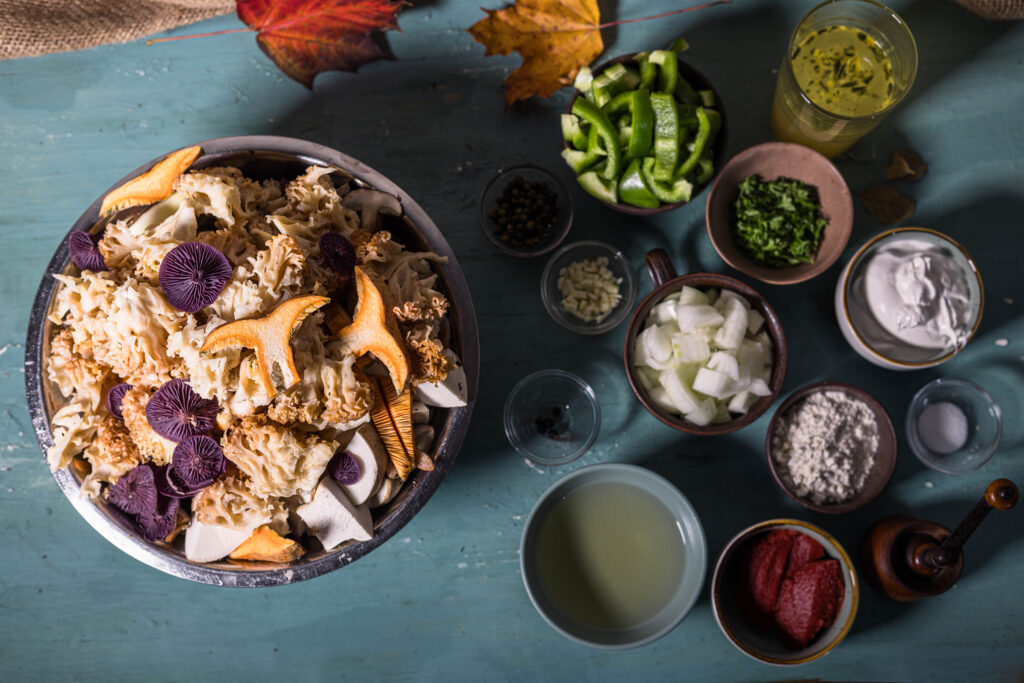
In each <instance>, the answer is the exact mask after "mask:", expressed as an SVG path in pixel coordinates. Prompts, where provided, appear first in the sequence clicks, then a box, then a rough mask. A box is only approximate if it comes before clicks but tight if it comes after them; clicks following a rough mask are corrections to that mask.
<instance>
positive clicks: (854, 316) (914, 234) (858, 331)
mask: <svg viewBox="0 0 1024 683" xmlns="http://www.w3.org/2000/svg"><path fill="white" fill-rule="evenodd" d="M903 239H912V240H919V241H922V242H926V243H928V244H929V245H931V246H933V247H937V248H939V249H943V250H945V251H946V252H947V253H948V254H949V255H950V257H951V258H952V259H953V260H954V261H955V262H956V263H957V264H958V265H959V266H960V269H961V270H962V271H963V272H964V274H965V275H966V276H967V292H968V296H969V297H970V300H971V312H970V316H969V317H968V320H967V327H969V328H970V329H969V331H968V332H967V335H966V338H965V339H964V340H963V344H961V345H960V346H955V347H946V348H944V349H924V348H921V347H918V346H911V345H909V344H907V343H906V342H904V341H903V340H901V339H898V338H897V337H895V336H893V335H891V334H889V333H888V332H886V331H885V330H884V329H883V328H882V326H881V325H880V324H879V323H878V320H877V319H876V318H875V316H874V314H873V313H872V312H871V309H870V307H869V306H868V304H867V303H866V301H865V296H864V283H865V276H866V275H865V271H866V270H867V265H868V264H869V263H870V261H871V258H872V256H873V255H874V254H875V253H876V252H877V251H878V250H880V249H883V248H885V247H886V245H888V244H890V243H891V242H894V241H899V240H903ZM833 303H834V305H835V310H836V320H837V321H838V322H839V330H840V331H841V332H842V333H843V337H844V338H845V339H846V342H847V343H848V344H849V345H850V348H852V349H853V350H854V351H856V352H857V354H858V355H860V357H861V358H863V359H864V360H866V361H868V362H870V363H873V364H875V365H877V366H879V367H883V368H886V369H889V370H920V369H922V368H931V367H934V366H936V365H941V364H942V363H945V362H946V361H948V360H950V359H951V358H953V357H954V356H956V355H957V354H958V353H960V352H961V351H963V350H964V349H965V348H966V347H967V344H969V343H970V341H971V340H972V339H973V338H974V335H975V334H976V333H977V332H978V328H979V327H981V316H982V314H983V313H984V312H985V285H984V283H983V282H982V281H981V272H980V271H979V270H978V264H977V263H975V261H974V259H973V258H971V255H970V254H968V253H967V250H966V249H964V247H963V246H962V245H961V244H960V243H959V242H957V241H956V240H954V239H953V238H952V237H949V236H948V235H945V234H943V233H941V232H938V231H937V230H932V229H930V228H913V227H906V228H892V229H889V230H884V231H882V232H880V233H878V234H877V235H875V236H874V237H872V238H871V239H869V240H868V241H867V242H865V243H864V244H863V246H861V248H860V249H858V250H857V253H855V254H854V255H853V258H851V259H850V262H849V263H847V264H846V267H845V268H843V272H842V273H841V274H840V275H839V280H838V282H836V290H835V298H834V300H833Z"/></svg>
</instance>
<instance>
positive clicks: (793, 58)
mask: <svg viewBox="0 0 1024 683" xmlns="http://www.w3.org/2000/svg"><path fill="white" fill-rule="evenodd" d="M916 74H917V45H916V44H915V43H914V36H913V34H911V32H910V29H909V28H908V27H907V24H906V22H904V21H903V19H902V18H901V17H900V16H899V15H898V14H896V13H895V12H893V11H892V10H891V9H889V8H888V7H886V6H885V5H883V4H881V3H879V2H875V0H828V1H827V2H823V3H821V4H820V5H818V6H817V7H815V8H814V9H812V10H811V11H810V12H808V13H807V14H806V15H805V16H804V18H803V19H801V20H800V23H799V24H798V25H797V27H796V30H795V31H794V32H793V36H792V37H791V38H790V41H789V50H788V51H787V53H786V56H785V57H784V58H783V60H782V65H781V67H780V68H779V79H778V83H777V84H776V87H775V98H774V100H773V102H772V113H771V123H772V130H773V131H774V133H775V137H776V138H778V139H779V140H782V141H785V142H796V143H799V144H802V145H806V146H808V147H810V148H812V149H815V150H817V151H819V152H821V153H822V154H824V155H825V156H827V157H829V158H833V157H836V156H838V155H839V154H841V153H842V152H844V151H846V150H847V149H848V148H849V147H850V145H852V144H853V143H855V142H856V141H857V140H859V139H860V138H861V137H863V136H864V134H866V133H867V132H868V131H870V130H871V129H872V128H874V127H875V126H877V125H878V124H879V123H880V122H881V121H882V119H883V118H885V116H886V114H888V113H889V112H890V111H892V109H894V108H895V107H896V105H898V104H899V103H900V101H902V100H903V98H904V97H905V96H906V94H907V92H909V91H910V87H911V86H912V85H913V83H914V77H915V76H916Z"/></svg>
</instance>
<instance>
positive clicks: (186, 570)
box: [25, 136, 480, 587]
mask: <svg viewBox="0 0 1024 683" xmlns="http://www.w3.org/2000/svg"><path fill="white" fill-rule="evenodd" d="M199 144H200V146H201V147H202V150H203V152H202V155H201V156H200V157H199V158H198V159H197V160H196V163H195V164H194V165H193V168H202V167H208V166H237V167H239V168H240V169H242V171H243V173H245V174H246V175H248V176H250V177H255V178H282V177H295V176H297V175H299V174H300V173H301V172H302V171H303V170H304V169H305V168H306V167H307V166H309V165H312V164H316V165H320V166H334V167H336V168H338V169H340V170H341V171H343V172H344V173H346V174H348V175H349V176H351V177H352V178H353V180H354V181H355V182H356V183H357V184H362V185H366V186H370V187H373V188H376V189H380V190H383V191H385V192H389V193H391V194H393V195H395V196H397V197H398V198H399V199H400V200H401V202H402V206H403V208H404V210H405V213H404V215H403V216H401V217H400V218H397V219H394V218H390V217H388V218H390V220H391V221H392V222H391V223H390V224H387V225H386V226H385V227H386V228H387V229H389V230H391V231H392V233H394V234H395V235H396V238H398V239H399V240H400V241H402V242H404V243H405V244H406V246H408V247H410V248H412V249H420V250H422V249H430V250H433V251H434V252H436V253H437V254H440V255H441V256H447V257H448V263H447V264H444V265H440V266H436V267H437V268H438V270H439V272H440V276H441V277H440V281H441V283H440V284H441V290H442V291H443V292H444V293H445V294H446V295H447V296H448V298H449V300H450V302H451V305H450V308H449V313H448V318H449V324H450V344H451V346H452V348H453V349H454V350H455V351H456V352H457V353H458V354H459V356H460V357H461V359H462V362H463V364H464V366H465V370H466V377H467V380H468V389H469V402H468V405H466V406H465V407H462V408H455V409H448V410H443V409H439V410H437V411H436V412H435V414H434V417H433V426H434V428H435V430H436V434H437V436H436V438H435V441H434V451H433V453H432V455H433V457H434V460H435V467H434V469H433V471H430V472H421V471H416V472H415V473H414V474H413V475H412V476H411V477H410V479H409V481H407V482H406V484H405V486H403V487H402V490H401V492H400V493H399V494H398V496H397V497H396V498H395V499H394V500H393V501H391V503H390V504H389V505H387V506H385V507H383V508H379V509H378V510H376V511H375V514H374V536H373V538H372V539H370V540H369V541H364V542H361V543H352V542H350V543H348V544H346V545H343V546H340V547H338V548H336V549H334V550H330V551H318V552H309V553H307V554H306V555H305V556H304V557H303V558H302V559H300V560H297V561H295V562H292V563H289V564H270V563H260V562H234V561H230V560H225V561H221V562H213V563H206V564H198V563H193V562H190V561H188V560H187V559H186V558H185V554H184V553H183V552H182V551H181V550H180V548H176V547H174V546H169V545H166V544H164V543H159V544H157V543H149V542H147V541H145V540H143V539H142V537H141V536H140V535H139V534H138V533H137V532H136V531H135V527H134V524H133V523H132V522H131V521H130V520H129V519H128V518H126V517H125V516H124V515H122V514H121V513H120V512H119V511H118V510H117V509H115V508H113V507H112V506H110V505H108V504H106V503H102V502H94V501H92V500H89V499H88V498H84V497H83V496H82V495H81V482H82V479H83V477H84V475H85V473H87V472H88V465H87V464H86V463H85V462H84V461H82V460H81V459H80V458H76V459H75V461H74V462H72V464H71V465H70V466H68V467H67V468H64V469H61V470H59V471H57V472H55V473H54V475H53V476H54V479H56V480H57V484H58V485H60V488H61V490H62V491H64V495H66V496H67V497H68V500H69V501H71V504H72V505H73V506H74V507H75V509H76V510H77V511H78V513H79V514H80V515H82V517H83V518H85V520H86V521H87V522H88V523H89V524H91V525H92V527H93V528H94V529H95V530H96V531H98V532H99V533H100V534H101V535H102V536H103V537H104V538H106V539H107V540H108V541H110V542H111V543H113V544H114V545H115V546H117V547H118V548H120V549H121V550H123V551H124V552H126V553H128V554H129V555H131V556H132V557H134V558H135V559H137V560H140V561H141V562H145V563H146V564H148V565H150V566H151V567H155V568H157V569H159V570H161V571H164V572H167V573H168V574H173V575H174V576H179V577H181V578H184V579H189V580H191V581H198V582H201V583H209V584H215V585H220V586H246V587H257V586H274V585H280V584H286V583H294V582H296V581H303V580H305V579H311V578H313V577H316V576H320V575H321V574H326V573H328V572H331V571H334V570H335V569H338V568H340V567H343V566H345V565H347V564H350V563H352V562H354V561H355V560H357V559H359V558H360V557H362V556H364V555H366V554H367V553H369V552H370V551H371V550H373V549H374V548H376V547H378V546H379V545H381V544H382V543H384V541H386V540H388V539H389V538H391V537H392V536H393V535H395V534H396V533H397V532H398V531H399V530H400V529H401V528H402V527H403V526H405V524H406V523H407V522H408V521H409V520H410V519H412V518H413V516H415V515H416V513H417V512H419V511H420V509H421V508H422V507H423V506H424V505H425V504H426V503H427V500H429V499H430V496H431V495H432V494H433V493H434V491H435V490H436V489H437V487H438V485H440V483H441V480H442V479H444V477H445V474H446V473H447V471H448V468H449V467H451V465H452V462H454V460H455V458H456V456H457V455H458V452H459V448H460V447H461V446H462V442H463V440H464V439H465V437H466V432H467V431H468V429H469V420H470V415H471V413H472V411H473V403H474V400H475V397H476V387H477V378H478V376H479V369H480V346H479V339H478V335H477V324H476V314H475V312H474V310H473V301H472V299H471V298H470V294H469V287H468V285H467V284H466V279H465V277H464V276H463V274H462V269H461V268H459V264H458V262H457V261H456V259H455V254H454V253H453V252H452V250H451V247H450V246H449V245H448V242H447V241H446V240H445V238H444V236H443V235H442V234H441V231H440V230H438V228H437V226H436V225H434V223H433V221H431V220H430V218H429V217H428V216H427V214H426V213H425V212H424V211H423V209H422V208H421V207H420V205H419V204H417V203H416V202H415V201H414V200H413V199H412V197H410V196H409V195H408V194H406V193H405V192H404V191H403V190H402V189H401V188H399V187H398V186H397V185H395V184H394V183H393V182H391V181H390V180H388V179H387V178H385V177H384V176H383V175H381V174H380V173H378V172H377V171H375V170H373V169H372V168H370V167H369V166H367V165H365V164H363V163H362V162H360V161H357V160H356V159H353V158H352V157H350V156H347V155H345V154H342V153H341V152H338V151H336V150H333V149H330V148H329V147H324V146H322V145H317V144H314V143H312V142H307V141H304V140H296V139H293V138H285V137H274V136H241V137H229V138H216V139H213V140H207V141H205V142H201V143H199ZM157 161H159V159H154V160H152V161H150V162H149V163H147V164H145V165H144V166H141V167H140V168H137V169H136V170H134V171H132V172H131V173H129V174H128V175H127V176H125V177H124V178H122V179H121V180H120V181H118V182H117V184H116V185H115V186H114V187H117V186H119V185H121V184H122V183H124V182H125V181H127V180H129V179H131V178H134V177H135V176H138V175H140V174H141V173H143V172H145V171H147V170H148V169H149V168H151V167H152V166H153V165H154V164H155V163H156V162H157ZM111 189H113V188H111ZM108 192H109V190H108ZM105 194H106V192H105V193H104V195H105ZM102 197H103V195H101V196H100V198H98V199H96V201H94V202H93V203H92V205H91V206H90V207H89V208H88V209H87V210H86V211H85V213H84V214H82V216H81V218H79V219H78V221H77V222H76V223H75V225H74V226H73V227H72V230H88V229H89V228H91V227H92V226H93V225H94V224H95V223H96V221H97V220H98V213H99V207H100V202H101V201H102ZM69 234H70V232H69ZM72 267H73V266H70V265H69V255H68V246H67V237H65V239H64V240H63V241H62V242H61V244H60V246H59V247H58V248H57V251H56V253H54V255H53V258H52V259H51V260H50V264H49V265H48V266H47V268H46V273H45V274H44V275H43V281H42V282H41V283H40V285H39V292H38V294H36V299H35V302H34V303H33V305H32V314H31V317H30V319H29V325H28V338H27V340H26V344H25V385H26V391H27V394H28V408H29V413H30V414H31V416H32V426H33V429H34V430H35V433H36V437H37V438H38V439H39V446H40V447H41V448H42V449H43V451H44V453H45V451H46V449H47V448H48V447H49V446H51V445H52V444H53V434H52V432H51V431H50V418H51V416H52V415H53V414H54V412H56V410H58V409H59V408H60V407H61V405H62V404H63V397H62V396H61V394H60V392H59V391H58V390H57V389H56V387H54V386H52V385H51V383H50V381H49V380H48V379H47V377H46V373H45V368H44V365H43V363H44V359H45V358H46V357H47V356H48V355H49V342H50V338H51V337H52V330H53V324H52V323H50V322H49V321H48V320H47V317H48V314H49V313H50V309H51V307H52V305H53V302H54V293H55V291H56V289H57V285H58V283H57V281H56V280H55V279H54V277H53V275H54V274H55V273H63V272H66V271H67V270H69V269H70V268H72ZM179 544H180V541H179Z"/></svg>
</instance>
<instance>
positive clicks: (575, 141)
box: [562, 114, 587, 151]
mask: <svg viewBox="0 0 1024 683" xmlns="http://www.w3.org/2000/svg"><path fill="white" fill-rule="evenodd" d="M562 138H563V139H564V140H565V141H566V142H568V143H569V144H570V145H572V146H573V147H575V148H576V149H578V150H584V151H585V150H586V149H587V134H586V133H584V132H583V127H582V126H581V125H580V119H579V117H578V116H576V115H575V114H562Z"/></svg>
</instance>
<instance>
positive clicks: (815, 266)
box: [705, 142, 853, 285]
mask: <svg viewBox="0 0 1024 683" xmlns="http://www.w3.org/2000/svg"><path fill="white" fill-rule="evenodd" d="M752 175H759V176H761V178H762V179H764V180H766V181H768V180H775V179H777V178H779V177H786V178H795V179H797V180H800V181H802V182H804V183H807V184H808V185H813V186H814V187H816V188H817V189H818V198H819V199H820V200H821V210H822V213H823V214H824V216H825V217H826V218H828V226H827V227H826V228H825V232H824V233H823V234H822V239H821V244H820V245H819V246H818V252H817V254H816V256H815V259H814V263H801V264H800V265H796V266H787V267H783V268H772V267H771V266H764V265H761V264H759V263H757V262H755V261H754V260H753V259H752V258H750V257H749V256H748V255H747V254H746V253H745V252H744V251H743V250H742V249H741V248H740V246H739V244H738V243H737V242H736V238H735V223H736V216H735V208H734V205H735V203H736V198H737V197H738V196H739V186H740V183H741V182H743V181H744V180H746V179H747V178H748V177H750V176H752ZM705 221H706V223H707V229H708V237H710V238H711V244H712V245H714V247H715V251H717V252H718V255H719V256H721V257H722V260H724V261H725V262H726V263H728V264H729V265H730V266H732V267H733V268H735V269H736V270H738V271H740V272H741V273H743V274H745V275H749V276H750V277H754V278H757V279H758V280H761V281H762V282H767V283H769V284H773V285H791V284H795V283H797V282H804V281H805V280H810V279H811V278H813V277H815V276H817V275H820V274H821V273H823V272H825V271H826V270H828V268H829V266H831V265H832V264H833V263H835V262H836V260H837V259H838V258H839V256H840V255H841V254H842V253H843V249H845V248H846V243H847V242H849V241H850V232H851V231H852V230H853V198H852V197H851V195H850V188H849V187H848V186H847V185H846V181H845V180H843V175H842V174H841V173H840V172H839V170H838V169H837V168H836V167H835V166H833V165H832V162H831V161H829V160H828V159H826V158H825V157H824V156H822V155H821V154H820V153H818V152H816V151H814V150H813V149H811V148H809V147H804V146H803V145H797V144H794V143H791V142H767V143H765V144H763V145H756V146H754V147H751V148H749V149H745V150H743V151H742V152H740V153H739V154H737V155H736V156H734V157H733V158H732V159H730V160H729V163H727V164H726V165H725V166H724V167H723V168H722V170H721V172H719V174H718V178H716V179H715V182H714V184H712V185H711V192H710V193H709V194H708V205H707V210H706V212H705Z"/></svg>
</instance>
